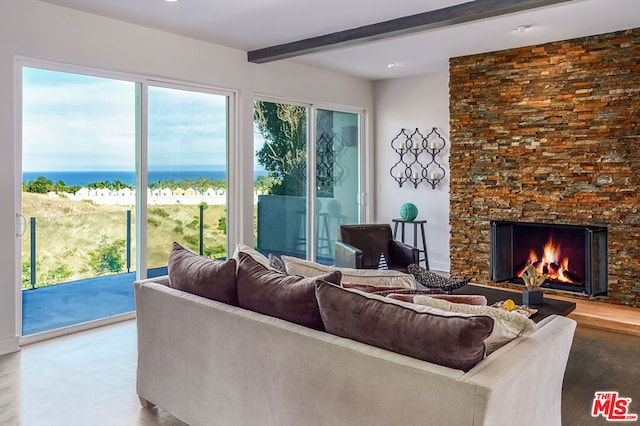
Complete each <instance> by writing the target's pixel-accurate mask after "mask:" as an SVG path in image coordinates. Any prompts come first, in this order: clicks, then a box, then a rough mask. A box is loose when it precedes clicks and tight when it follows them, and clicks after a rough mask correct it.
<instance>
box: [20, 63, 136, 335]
mask: <svg viewBox="0 0 640 426" xmlns="http://www.w3.org/2000/svg"><path fill="white" fill-rule="evenodd" d="M22 105H23V111H22V169H23V176H22V182H23V186H22V189H23V197H22V212H23V215H24V216H25V217H26V219H27V223H28V227H27V229H28V231H27V233H25V235H24V236H23V238H22V287H23V289H24V290H25V291H24V292H23V295H22V302H23V334H25V335H26V334H32V333H36V332H41V331H46V330H51V329H55V328H59V327H63V326H68V325H73V324H77V323H80V322H86V321H91V320H95V319H99V318H102V317H106V316H112V315H116V314H120V313H124V312H129V311H132V310H133V309H134V305H133V291H132V288H131V281H132V279H133V277H132V276H131V274H127V272H129V271H130V270H132V268H135V265H132V259H134V258H135V255H134V253H133V252H132V251H131V250H130V248H132V246H133V244H132V239H131V235H134V234H132V233H131V234H129V233H128V232H127V230H128V229H130V228H131V227H132V226H133V225H134V224H133V222H132V219H131V216H130V214H129V213H128V212H129V211H130V210H131V209H132V208H133V205H134V204H135V201H134V200H135V197H133V196H132V193H133V191H134V190H135V189H134V185H135V109H134V108H135V84H134V83H132V82H127V81H120V80H114V79H108V78H101V77H95V76H88V75H82V74H75V73H68V72H60V71H53V70H46V69H37V68H29V67H24V68H23V90H22Z"/></svg>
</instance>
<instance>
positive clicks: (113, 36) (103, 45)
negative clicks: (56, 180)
mask: <svg viewBox="0 0 640 426" xmlns="http://www.w3.org/2000/svg"><path fill="white" fill-rule="evenodd" d="M16 55H20V56H26V57H31V58H42V59H49V60H54V61H60V62H65V63H69V64H74V65H81V66H88V67H96V68H99V69H103V70H111V71H115V72H125V73H137V74H141V75H146V76H158V77H159V78H163V79H175V80H180V81H184V82H194V83H200V84H206V85H211V86H215V87H219V88H223V89H229V90H235V91H237V93H238V105H237V107H238V123H237V137H236V138H235V139H234V140H233V141H232V147H231V149H230V157H231V158H230V176H229V184H230V188H231V186H232V185H234V184H235V186H236V187H238V188H241V189H242V191H241V192H242V197H237V199H232V201H231V202H230V205H229V214H230V215H231V216H233V217H234V218H235V220H234V221H231V220H230V221H229V226H230V229H229V234H230V243H231V244H234V243H235V242H236V241H244V242H246V243H251V242H252V241H253V225H252V215H253V96H254V94H256V93H258V94H263V95H272V96H277V97H283V98H287V99H292V100H300V101H305V102H311V103H324V104H332V105H344V106H349V107H354V108H361V109H365V110H368V111H372V108H373V85H372V83H371V82H370V81H367V80H362V79H357V78H354V77H349V76H346V75H343V74H339V73H333V72H329V71H325V70H320V69H317V68H311V67H308V66H304V65H300V64H296V63H294V62H290V61H281V62H275V63H270V64H265V65H256V64H249V63H248V62H247V59H246V53H245V52H242V51H238V50H234V49H229V48H226V47H222V46H218V45H213V44H209V43H204V42H202V41H197V40H193V39H188V38H185V37H181V36H176V35H173V34H169V33H165V32H161V31H156V30H151V29H148V28H144V27H141V26H137V25H132V24H129V23H124V22H120V21H116V20H112V19H106V18H102V17H98V16H95V15H91V14H86V13H82V12H77V11H74V10H71V9H66V8H61V7H57V6H53V5H50V4H47V3H42V2H39V1H35V0H2V1H0V146H1V149H2V153H3V155H2V156H0V179H1V180H2V190H1V192H0V224H2V225H0V271H2V275H0V354H2V353H5V352H9V351H11V350H15V349H17V343H18V339H17V337H16V330H17V311H16V304H15V302H14V301H15V298H16V295H17V294H19V292H18V290H17V288H18V283H19V281H20V280H19V274H18V266H19V262H17V261H16V251H15V250H16V238H15V231H16V229H15V225H14V223H15V213H16V211H15V202H16V200H19V198H20V193H19V192H18V191H17V190H16V189H15V188H17V187H18V184H19V180H17V179H18V178H17V175H18V172H19V169H18V168H17V163H16V160H15V158H16V157H19V156H20V153H19V152H18V151H19V150H18V149H16V146H15V141H16V139H17V136H16V135H17V134H18V132H19V123H17V118H16V114H15V111H16V107H15V105H16V101H17V99H18V97H17V96H16V94H15V93H14V90H15V88H16V87H15V81H16V76H15V58H16ZM367 133H370V130H369V131H368V132H367Z"/></svg>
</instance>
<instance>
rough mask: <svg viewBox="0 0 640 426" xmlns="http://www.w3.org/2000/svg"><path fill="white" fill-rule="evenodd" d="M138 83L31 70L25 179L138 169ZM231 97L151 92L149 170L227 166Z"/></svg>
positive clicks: (27, 74)
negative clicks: (27, 176) (55, 173)
mask: <svg viewBox="0 0 640 426" xmlns="http://www.w3.org/2000/svg"><path fill="white" fill-rule="evenodd" d="M135 116H136V113H135V83H132V82H129V81H120V80H113V79H106V78H100V77H93V76H85V75H80V74H70V73H64V72H58V71H50V70H41V69H36V68H24V70H23V128H22V143H23V146H22V161H23V170H25V171H88V170H92V171H93V170H109V171H111V170H114V171H120V170H127V171H133V170H134V169H135ZM226 121H227V117H226V97H225V96H221V95H214V94H209V93H202V92H191V91H184V90H176V89H167V88H162V87H154V86H152V87H150V88H149V147H148V151H149V169H156V170H184V169H190V170H214V169H222V168H224V166H225V162H226V154H225V146H226Z"/></svg>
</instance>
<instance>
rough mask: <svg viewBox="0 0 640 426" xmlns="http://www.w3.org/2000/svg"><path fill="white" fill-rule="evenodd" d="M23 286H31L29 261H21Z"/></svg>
mask: <svg viewBox="0 0 640 426" xmlns="http://www.w3.org/2000/svg"><path fill="white" fill-rule="evenodd" d="M37 264H38V263H37V262H36V265H37ZM25 286H27V287H30V286H31V262H22V287H23V288H24V287H25Z"/></svg>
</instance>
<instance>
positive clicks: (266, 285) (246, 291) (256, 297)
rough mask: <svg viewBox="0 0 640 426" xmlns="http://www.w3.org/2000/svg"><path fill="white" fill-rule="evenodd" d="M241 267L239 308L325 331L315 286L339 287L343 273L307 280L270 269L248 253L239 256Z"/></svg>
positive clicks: (239, 273)
mask: <svg viewBox="0 0 640 426" xmlns="http://www.w3.org/2000/svg"><path fill="white" fill-rule="evenodd" d="M238 257H239V259H240V262H239V265H238V275H237V280H238V304H239V305H240V307H242V308H245V309H249V310H252V311H255V312H259V313H261V314H265V315H270V316H273V317H277V318H280V319H284V320H287V321H291V322H294V323H296V324H300V325H304V326H306V327H310V328H314V329H316V330H324V325H323V323H322V318H321V316H320V310H319V308H318V302H317V301H316V295H315V284H316V283H317V282H321V281H323V280H324V281H328V282H331V283H334V284H340V272H339V271H333V272H330V273H328V274H324V275H321V276H318V277H315V278H304V277H299V276H294V275H287V274H283V273H282V272H278V271H274V270H271V269H268V268H267V267H265V266H264V265H262V264H260V263H258V262H256V261H255V260H254V259H253V258H252V257H251V256H250V255H248V254H247V253H243V252H240V253H239V254H238Z"/></svg>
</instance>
